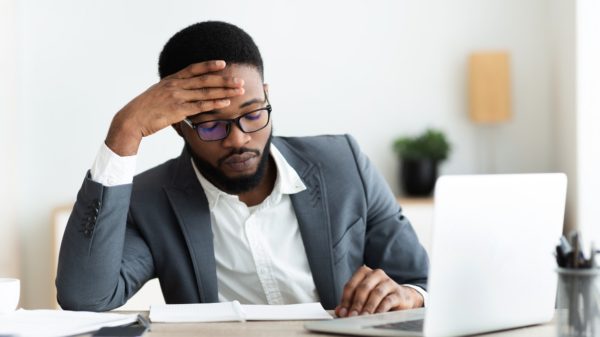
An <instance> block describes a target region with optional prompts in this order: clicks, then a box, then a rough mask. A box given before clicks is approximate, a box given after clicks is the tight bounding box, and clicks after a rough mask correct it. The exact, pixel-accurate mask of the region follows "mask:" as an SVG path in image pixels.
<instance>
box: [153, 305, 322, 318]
mask: <svg viewBox="0 0 600 337" xmlns="http://www.w3.org/2000/svg"><path fill="white" fill-rule="evenodd" d="M332 318H333V317H331V315H330V314H328V313H327V311H325V309H323V306H321V303H318V302H316V303H302V304H287V305H255V304H240V303H239V302H238V301H233V302H221V303H201V304H167V305H153V306H151V307H150V320H151V321H152V322H162V323H184V322H186V323H190V322H227V321H240V322H243V321H274V320H282V321H286V320H289V321H292V320H321V319H332Z"/></svg>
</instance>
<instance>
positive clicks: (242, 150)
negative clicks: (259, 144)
mask: <svg viewBox="0 0 600 337" xmlns="http://www.w3.org/2000/svg"><path fill="white" fill-rule="evenodd" d="M247 152H249V153H254V154H255V155H256V156H258V157H260V151H258V150H255V149H249V148H247V147H240V148H239V149H233V150H231V151H230V152H229V153H228V154H226V155H225V156H223V157H221V158H219V160H217V165H218V166H221V165H223V163H224V162H225V161H226V160H227V159H228V158H230V157H231V156H235V155H240V154H244V153H247Z"/></svg>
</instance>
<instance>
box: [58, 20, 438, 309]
mask: <svg viewBox="0 0 600 337" xmlns="http://www.w3.org/2000/svg"><path fill="white" fill-rule="evenodd" d="M159 73H160V77H161V80H160V81H159V82H158V83H156V84H155V85H153V86H151V87H150V88H149V89H148V90H146V91H145V92H144V93H142V94H140V95H139V96H138V97H136V98H134V99H133V100H132V101H131V102H129V103H128V104H127V105H126V106H125V107H124V108H123V109H122V110H120V111H119V112H118V113H117V114H116V115H115V116H114V118H113V121H112V123H111V126H110V129H109V131H108V135H107V137H106V140H105V144H103V145H102V147H101V149H100V152H99V154H98V156H97V158H96V160H95V162H94V164H93V166H92V168H91V170H90V172H88V174H87V176H86V178H85V180H84V182H83V185H82V187H81V189H80V191H79V194H78V196H77V202H76V204H75V208H74V210H73V213H72V214H71V217H70V219H69V222H68V225H67V228H66V231H65V234H64V238H63V242H62V246H61V251H60V258H59V266H58V276H57V279H56V286H57V290H58V301H59V303H60V305H61V306H62V307H63V308H65V309H71V310H95V311H102V310H110V309H113V308H116V307H118V306H120V305H122V304H124V303H125V302H126V301H127V299H128V298H129V297H131V296H132V295H133V294H134V293H135V292H136V291H137V290H138V289H139V288H140V287H141V286H142V285H143V284H144V283H145V282H146V281H148V280H149V279H151V278H154V277H158V278H159V280H160V284H161V288H162V292H163V295H164V297H165V300H166V302H167V303H198V302H217V301H230V300H238V301H240V302H242V303H256V304H287V303H299V302H312V301H320V302H321V303H322V304H323V306H324V307H325V308H327V309H333V308H335V309H336V314H338V315H339V316H353V315H358V314H365V313H374V312H385V311H389V310H398V309H406V308H414V307H420V306H423V304H424V296H426V293H425V286H426V281H427V269H428V259H427V254H426V253H425V251H424V249H423V248H422V246H421V245H420V244H419V242H418V240H417V237H416V235H415V233H414V231H413V229H412V227H411V225H410V223H409V222H408V220H407V219H406V218H404V217H403V216H402V213H401V210H400V207H399V206H398V205H397V203H396V200H395V198H394V196H393V195H392V193H391V192H390V190H389V188H388V187H387V185H386V183H385V181H384V180H383V179H382V177H381V176H380V175H379V174H378V173H377V172H376V170H375V169H374V168H373V167H372V165H371V164H370V163H369V161H368V159H367V158H366V156H365V155H364V154H362V153H361V152H360V151H359V149H358V146H357V144H356V142H355V141H354V140H353V139H352V138H351V137H349V136H319V137H304V138H284V137H273V136H272V122H271V118H270V115H271V113H275V112H274V110H272V108H271V105H270V103H269V99H268V91H269V90H268V86H267V85H266V84H264V81H263V64H262V59H261V56H260V53H259V51H258V47H257V46H256V45H255V44H254V42H253V40H252V38H251V37H250V36H249V35H248V34H246V33H245V32H244V31H243V30H241V29H240V28H238V27H236V26H233V25H230V24H227V23H223V22H202V23H198V24H195V25H192V26H190V27H187V28H185V29H184V30H182V31H180V32H178V33H177V34H176V35H174V36H173V37H172V38H171V39H170V40H169V41H168V42H167V44H166V45H165V47H164V49H163V51H162V52H161V55H160V59H159ZM272 111H273V112H272ZM168 126H172V127H173V128H174V129H175V130H176V131H177V133H178V134H179V136H181V137H182V138H183V140H184V142H185V146H184V150H183V152H182V154H181V155H180V156H179V157H178V158H175V159H172V160H170V161H168V162H166V163H164V164H162V165H159V166H157V167H155V168H153V169H151V170H148V171H146V172H144V173H142V174H140V175H138V176H136V177H135V178H133V172H134V171H135V158H136V157H135V156H136V153H137V151H138V148H139V145H140V142H141V141H142V138H143V137H146V136H149V135H151V134H153V133H155V132H157V131H159V130H161V129H164V128H166V127H168Z"/></svg>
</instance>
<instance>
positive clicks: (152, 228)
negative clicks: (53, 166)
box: [56, 136, 429, 311]
mask: <svg viewBox="0 0 600 337" xmlns="http://www.w3.org/2000/svg"><path fill="white" fill-rule="evenodd" d="M273 143H274V144H275V146H277V149H279V151H280V152H281V153H282V154H283V156H284V157H285V158H286V160H287V161H288V162H289V164H290V165H291V166H292V167H294V169H295V170H296V171H297V172H298V175H299V176H300V178H301V179H302V181H303V182H304V184H305V185H306V186H307V189H306V190H304V191H302V192H300V193H297V194H293V195H291V200H292V204H293V207H294V210H295V212H296V216H297V218H298V224H299V226H300V232H301V235H302V240H303V242H304V246H305V252H304V253H306V255H307V257H308V262H309V265H310V269H311V272H312V275H313V279H314V282H315V285H316V288H317V292H318V294H319V297H320V300H321V303H322V304H323V306H324V307H325V308H326V309H332V308H334V307H335V306H336V305H337V304H338V303H339V301H340V298H341V295H342V290H343V287H344V284H345V283H346V282H347V281H348V280H349V279H350V277H351V276H352V274H353V273H354V272H355V271H356V270H357V269H358V268H359V267H360V266H361V265H363V264H365V265H367V266H369V267H371V268H381V269H383V270H384V271H385V272H386V273H387V274H388V275H389V276H390V277H392V278H393V279H394V280H395V281H396V282H398V283H400V284H405V283H408V284H414V285H418V286H420V287H423V288H425V286H426V282H427V271H428V264H429V262H428V258H427V253H426V252H425V250H424V249H423V247H422V246H421V245H420V243H419V241H418V239H417V237H416V235H415V232H414V230H413V228H412V226H411V225H410V223H409V221H408V220H407V219H406V218H405V217H404V216H403V215H402V212H401V209H400V207H399V205H398V204H397V202H396V199H395V198H394V195H393V194H392V193H391V191H390V189H389V187H388V185H387V184H386V182H385V181H384V180H383V178H382V177H381V176H380V175H379V173H378V172H377V171H376V170H375V168H374V167H373V166H372V165H371V163H370V162H369V160H368V159H367V157H366V156H365V155H364V154H362V153H361V152H360V150H359V148H358V145H357V144H356V141H355V140H354V139H353V138H351V137H350V136H317V137H302V138H284V137H274V138H273ZM298 253H299V254H302V252H298ZM155 277H158V278H159V280H160V286H161V288H162V292H163V295H164V297H165V301H166V302H167V303H201V302H217V301H218V296H217V293H218V290H217V275H216V265H215V257H214V251H213V241H212V230H211V221H210V211H209V208H208V202H207V199H206V196H205V194H204V192H203V190H202V187H201V185H200V183H199V182H198V179H197V178H196V176H195V173H194V171H193V168H192V165H191V161H190V155H189V154H188V153H187V152H186V151H185V150H184V151H183V153H182V154H181V156H179V157H178V158H175V159H172V160H170V161H167V162H166V163H164V164H162V165H159V166H157V167H155V168H152V169H150V170H148V171H146V172H144V173H141V174H140V175H138V176H136V177H135V178H134V180H133V184H128V185H120V186H114V187H105V186H103V185H101V184H98V183H96V182H94V181H92V180H91V179H90V176H89V173H88V176H87V177H86V178H85V180H84V182H83V185H82V186H81V189H80V190H79V193H78V195H77V202H76V203H75V207H74V209H73V212H72V214H71V217H70V218H69V222H68V224H67V228H66V230H65V233H64V237H63V241H62V245H61V249H60V257H59V263H58V272H57V277H56V287H57V291H58V295H57V297H58V302H59V303H60V305H61V307H62V308H64V309H69V310H91V311H104V310H111V309H113V308H117V307H119V306H121V305H123V304H124V303H125V302H126V301H127V299H129V298H130V297H131V296H133V294H134V293H135V292H136V291H137V290H139V289H140V288H141V287H142V285H143V284H144V283H145V282H146V281H148V280H150V279H152V278H155Z"/></svg>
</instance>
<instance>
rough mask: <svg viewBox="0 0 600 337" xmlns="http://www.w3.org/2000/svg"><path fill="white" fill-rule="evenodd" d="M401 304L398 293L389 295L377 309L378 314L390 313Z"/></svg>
mask: <svg viewBox="0 0 600 337" xmlns="http://www.w3.org/2000/svg"><path fill="white" fill-rule="evenodd" d="M399 304H400V297H399V296H398V294H396V293H391V294H388V295H387V296H386V297H384V298H383V299H382V300H381V301H380V302H379V305H378V306H377V309H375V312H376V313H382V312H388V311H390V310H392V308H394V307H395V306H397V305H399Z"/></svg>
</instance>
